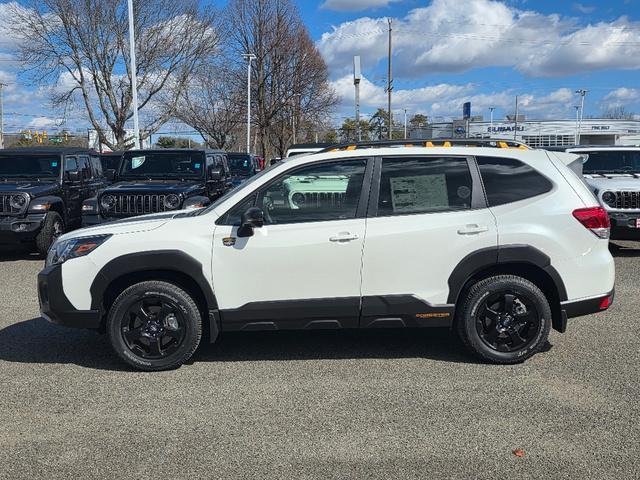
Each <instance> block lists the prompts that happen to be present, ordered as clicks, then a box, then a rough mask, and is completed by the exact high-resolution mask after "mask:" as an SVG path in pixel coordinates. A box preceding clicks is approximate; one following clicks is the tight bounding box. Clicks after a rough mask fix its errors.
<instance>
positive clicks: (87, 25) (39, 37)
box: [12, 0, 219, 149]
mask: <svg viewBox="0 0 640 480" xmlns="http://www.w3.org/2000/svg"><path fill="white" fill-rule="evenodd" d="M23 5H24V6H25V7H27V8H24V7H20V6H18V4H13V12H12V15H13V18H14V22H13V25H14V28H13V33H14V35H16V37H17V38H18V39H19V41H20V54H21V55H20V57H21V60H22V62H23V63H24V65H25V66H26V67H28V71H29V72H30V73H31V76H32V77H33V78H34V80H36V81H38V82H40V83H43V84H47V83H51V82H52V81H55V82H56V85H55V87H54V94H53V96H52V101H53V103H54V105H56V106H58V107H61V108H65V109H66V108H68V107H69V106H70V105H72V104H74V103H75V102H79V103H80V104H82V105H83V106H84V108H85V109H86V112H87V116H88V118H89V120H90V122H91V124H92V125H93V127H94V128H95V129H96V131H97V133H98V138H99V141H100V142H101V143H102V144H105V145H107V146H109V147H110V148H112V149H121V148H126V147H127V146H130V139H128V138H127V135H126V129H125V125H126V124H127V122H128V120H129V119H130V118H131V116H132V98H133V97H132V91H131V90H132V89H131V72H130V69H129V59H130V52H129V43H128V18H127V8H126V1H125V0H82V1H77V0H28V1H27V2H26V4H23ZM134 12H135V15H134V17H135V21H134V25H135V31H136V53H137V60H138V61H137V70H138V72H137V79H138V96H139V106H140V111H141V118H142V121H143V126H142V127H141V128H142V132H141V137H142V138H145V137H147V136H149V135H151V134H152V133H154V132H155V131H157V129H158V128H159V127H160V126H161V125H162V124H163V123H165V122H166V121H167V120H168V119H169V118H171V117H172V116H173V115H174V113H175V111H176V105H177V101H178V99H179V98H180V96H181V94H182V93H183V92H184V90H185V88H186V87H187V84H188V79H189V78H190V76H191V74H192V72H194V71H195V70H197V69H198V68H200V66H201V65H202V64H203V63H206V62H207V61H209V60H210V57H211V56H212V55H214V54H215V53H216V51H217V44H218V38H219V37H218V35H217V34H216V33H215V29H214V23H213V20H214V17H213V12H212V11H211V10H210V9H206V8H205V9H203V8H202V7H201V6H200V3H199V2H198V1H197V0H134ZM109 131H110V132H111V134H112V135H108V132H109ZM113 139H115V141H114V140H113Z"/></svg>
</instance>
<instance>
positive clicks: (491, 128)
mask: <svg viewBox="0 0 640 480" xmlns="http://www.w3.org/2000/svg"><path fill="white" fill-rule="evenodd" d="M495 109H496V107H489V112H490V113H489V119H490V120H489V136H490V137H491V136H492V135H493V111H494V110H495Z"/></svg>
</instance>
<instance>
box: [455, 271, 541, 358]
mask: <svg viewBox="0 0 640 480" xmlns="http://www.w3.org/2000/svg"><path fill="white" fill-rule="evenodd" d="M460 308H461V313H460V315H459V316H458V318H457V329H458V335H459V336H460V338H461V340H462V342H463V343H464V344H465V346H466V347H467V348H468V349H469V350H471V352H473V353H474V354H475V355H476V356H477V357H479V358H480V359H482V360H484V361H488V362H492V363H500V364H511V363H520V362H523V361H524V360H526V359H527V358H529V357H531V356H533V355H534V354H536V353H537V352H539V351H540V349H541V348H542V347H543V346H544V345H545V343H546V341H547V338H548V336H549V330H550V329H551V308H550V306H549V302H548V300H547V298H546V297H545V295H544V293H542V291H541V290H540V289H539V288H538V287H537V286H536V285H534V284H533V283H532V282H530V281H528V280H526V279H524V278H521V277H517V276H513V275H499V276H495V277H490V278H487V279H485V280H481V281H479V282H477V283H476V284H475V285H473V286H472V287H471V288H470V289H469V290H468V292H467V294H466V296H465V298H464V300H463V302H462V305H461V306H460Z"/></svg>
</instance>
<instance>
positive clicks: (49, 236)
mask: <svg viewBox="0 0 640 480" xmlns="http://www.w3.org/2000/svg"><path fill="white" fill-rule="evenodd" d="M63 232H64V221H63V220H62V217H61V216H60V214H59V213H57V212H48V213H47V215H46V216H45V217H44V222H43V223H42V228H41V229H40V232H38V235H36V249H37V250H38V253H39V254H40V255H41V256H43V257H46V256H47V252H48V251H49V247H50V246H51V245H52V244H53V242H55V241H56V239H57V238H58V237H59V236H60V235H62V233H63Z"/></svg>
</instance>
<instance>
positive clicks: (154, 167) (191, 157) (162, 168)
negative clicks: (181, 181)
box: [120, 151, 204, 178]
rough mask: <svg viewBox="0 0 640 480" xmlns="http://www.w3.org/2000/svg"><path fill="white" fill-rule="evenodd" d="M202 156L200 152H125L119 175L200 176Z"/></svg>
mask: <svg viewBox="0 0 640 480" xmlns="http://www.w3.org/2000/svg"><path fill="white" fill-rule="evenodd" d="M203 172H204V158H203V155H202V154H201V153H200V152H167V153H164V152H154V153H147V152H144V151H132V152H127V153H125V154H124V155H123V156H122V164H121V166H120V176H121V177H136V178H140V177H142V178H196V177H197V178H200V177H202V176H203Z"/></svg>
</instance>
